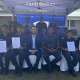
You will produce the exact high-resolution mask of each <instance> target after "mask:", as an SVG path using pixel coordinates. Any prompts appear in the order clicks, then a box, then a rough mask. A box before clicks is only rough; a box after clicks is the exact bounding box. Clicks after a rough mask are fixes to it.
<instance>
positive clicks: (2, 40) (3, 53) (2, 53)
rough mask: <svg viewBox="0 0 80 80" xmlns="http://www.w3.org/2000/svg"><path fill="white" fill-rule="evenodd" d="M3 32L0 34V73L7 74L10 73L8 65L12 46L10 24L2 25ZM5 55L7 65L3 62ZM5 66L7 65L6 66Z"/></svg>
mask: <svg viewBox="0 0 80 80" xmlns="http://www.w3.org/2000/svg"><path fill="white" fill-rule="evenodd" d="M1 29H2V34H1V35H0V67H1V70H0V75H1V74H4V75H7V73H8V66H9V52H10V48H11V36H10V35H9V34H8V32H7V31H8V26H7V25H5V24H4V25H3V26H2V27H1ZM3 57H4V60H5V65H4V63H3ZM4 66H5V67H4Z"/></svg>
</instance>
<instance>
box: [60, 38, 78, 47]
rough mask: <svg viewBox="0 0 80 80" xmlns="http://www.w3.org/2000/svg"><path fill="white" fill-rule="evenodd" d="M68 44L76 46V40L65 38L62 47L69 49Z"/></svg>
mask: <svg viewBox="0 0 80 80" xmlns="http://www.w3.org/2000/svg"><path fill="white" fill-rule="evenodd" d="M67 42H74V43H75V46H76V39H74V38H73V37H72V38H71V39H68V38H67V37H65V38H64V39H62V41H61V46H62V47H63V48H67Z"/></svg>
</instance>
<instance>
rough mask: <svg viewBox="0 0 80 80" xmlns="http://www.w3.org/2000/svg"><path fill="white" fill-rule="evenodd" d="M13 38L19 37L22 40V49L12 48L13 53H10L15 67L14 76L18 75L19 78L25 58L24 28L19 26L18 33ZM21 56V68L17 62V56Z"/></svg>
mask: <svg viewBox="0 0 80 80" xmlns="http://www.w3.org/2000/svg"><path fill="white" fill-rule="evenodd" d="M12 37H15V38H17V37H19V38H20V47H19V48H13V45H12V48H11V51H10V53H9V57H10V60H11V61H12V64H13V65H14V66H15V71H14V74H17V73H18V76H21V75H22V66H23V61H24V56H25V36H24V35H23V34H22V26H21V25H17V33H16V34H14V35H12ZM17 55H19V67H18V63H17V60H16V56H17Z"/></svg>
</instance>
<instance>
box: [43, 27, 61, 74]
mask: <svg viewBox="0 0 80 80" xmlns="http://www.w3.org/2000/svg"><path fill="white" fill-rule="evenodd" d="M53 32H54V29H53V27H51V26H49V27H48V34H47V35H45V36H44V37H43V39H42V46H43V48H44V53H43V58H44V59H45V61H46V63H47V65H48V69H47V72H48V73H51V71H52V68H54V67H55V64H56V63H57V62H59V61H60V60H61V53H60V51H58V48H59V39H58V37H57V36H56V35H55V34H53ZM50 55H53V56H54V57H55V59H54V60H53V61H52V62H50V60H49V56H50Z"/></svg>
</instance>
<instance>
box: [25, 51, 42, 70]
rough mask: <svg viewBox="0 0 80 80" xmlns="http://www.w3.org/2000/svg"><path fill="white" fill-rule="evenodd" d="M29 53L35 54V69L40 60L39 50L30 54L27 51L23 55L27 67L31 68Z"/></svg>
mask: <svg viewBox="0 0 80 80" xmlns="http://www.w3.org/2000/svg"><path fill="white" fill-rule="evenodd" d="M30 55H35V56H36V57H37V59H36V63H35V65H34V68H35V69H36V68H37V67H38V64H39V61H40V58H41V51H37V52H36V53H35V54H31V53H30V52H29V51H27V53H26V55H25V60H26V62H27V64H28V66H29V68H31V69H32V64H31V63H30V60H29V56H30Z"/></svg>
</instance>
